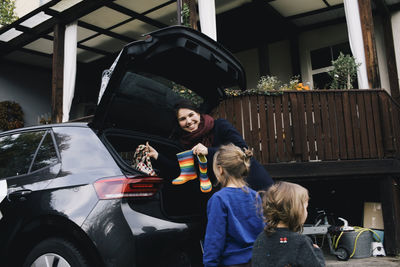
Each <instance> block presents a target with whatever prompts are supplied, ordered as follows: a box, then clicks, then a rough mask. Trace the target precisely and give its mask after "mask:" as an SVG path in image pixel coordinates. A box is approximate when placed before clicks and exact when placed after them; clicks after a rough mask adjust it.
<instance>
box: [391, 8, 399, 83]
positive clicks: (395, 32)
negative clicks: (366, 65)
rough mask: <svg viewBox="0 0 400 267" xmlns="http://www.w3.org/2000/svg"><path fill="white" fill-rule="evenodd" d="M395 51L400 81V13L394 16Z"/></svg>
mask: <svg viewBox="0 0 400 267" xmlns="http://www.w3.org/2000/svg"><path fill="white" fill-rule="evenodd" d="M392 31H393V43H394V51H395V54H396V66H397V75H398V79H399V80H400V11H397V12H395V13H393V14H392Z"/></svg>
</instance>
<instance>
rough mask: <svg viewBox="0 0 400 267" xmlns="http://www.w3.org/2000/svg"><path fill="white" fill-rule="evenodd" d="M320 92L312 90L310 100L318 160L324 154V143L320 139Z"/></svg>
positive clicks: (321, 137) (321, 158)
mask: <svg viewBox="0 0 400 267" xmlns="http://www.w3.org/2000/svg"><path fill="white" fill-rule="evenodd" d="M319 96H320V93H318V92H313V94H312V102H313V107H314V120H315V122H314V125H315V140H316V142H317V148H316V151H317V156H318V159H319V160H323V159H324V158H325V154H324V150H325V149H324V143H323V141H322V139H323V136H322V124H321V102H320V99H319Z"/></svg>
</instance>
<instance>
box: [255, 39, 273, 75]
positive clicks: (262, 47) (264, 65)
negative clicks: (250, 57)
mask: <svg viewBox="0 0 400 267" xmlns="http://www.w3.org/2000/svg"><path fill="white" fill-rule="evenodd" d="M257 50H258V62H259V64H258V65H259V69H260V77H261V76H265V75H269V74H270V72H271V71H270V68H269V55H268V44H267V43H265V42H262V43H260V44H259V45H258V47H257Z"/></svg>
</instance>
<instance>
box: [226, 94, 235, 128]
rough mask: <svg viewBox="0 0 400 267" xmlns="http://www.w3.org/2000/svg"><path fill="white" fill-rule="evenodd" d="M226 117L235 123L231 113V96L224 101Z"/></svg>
mask: <svg viewBox="0 0 400 267" xmlns="http://www.w3.org/2000/svg"><path fill="white" fill-rule="evenodd" d="M225 111H226V119H227V120H228V121H229V122H230V123H231V124H232V125H235V114H234V113H233V98H232V97H230V98H228V99H227V100H226V101H225Z"/></svg>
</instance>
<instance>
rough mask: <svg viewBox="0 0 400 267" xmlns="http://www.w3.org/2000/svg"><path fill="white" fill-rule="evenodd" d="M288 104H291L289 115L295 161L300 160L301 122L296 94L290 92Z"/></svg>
mask: <svg viewBox="0 0 400 267" xmlns="http://www.w3.org/2000/svg"><path fill="white" fill-rule="evenodd" d="M290 104H291V107H292V108H291V113H290V114H291V115H292V125H293V147H294V149H293V151H294V156H295V159H296V161H301V156H302V150H301V149H302V147H301V134H299V133H300V129H301V126H302V125H301V124H300V121H299V117H300V114H299V104H298V102H297V94H290Z"/></svg>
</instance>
